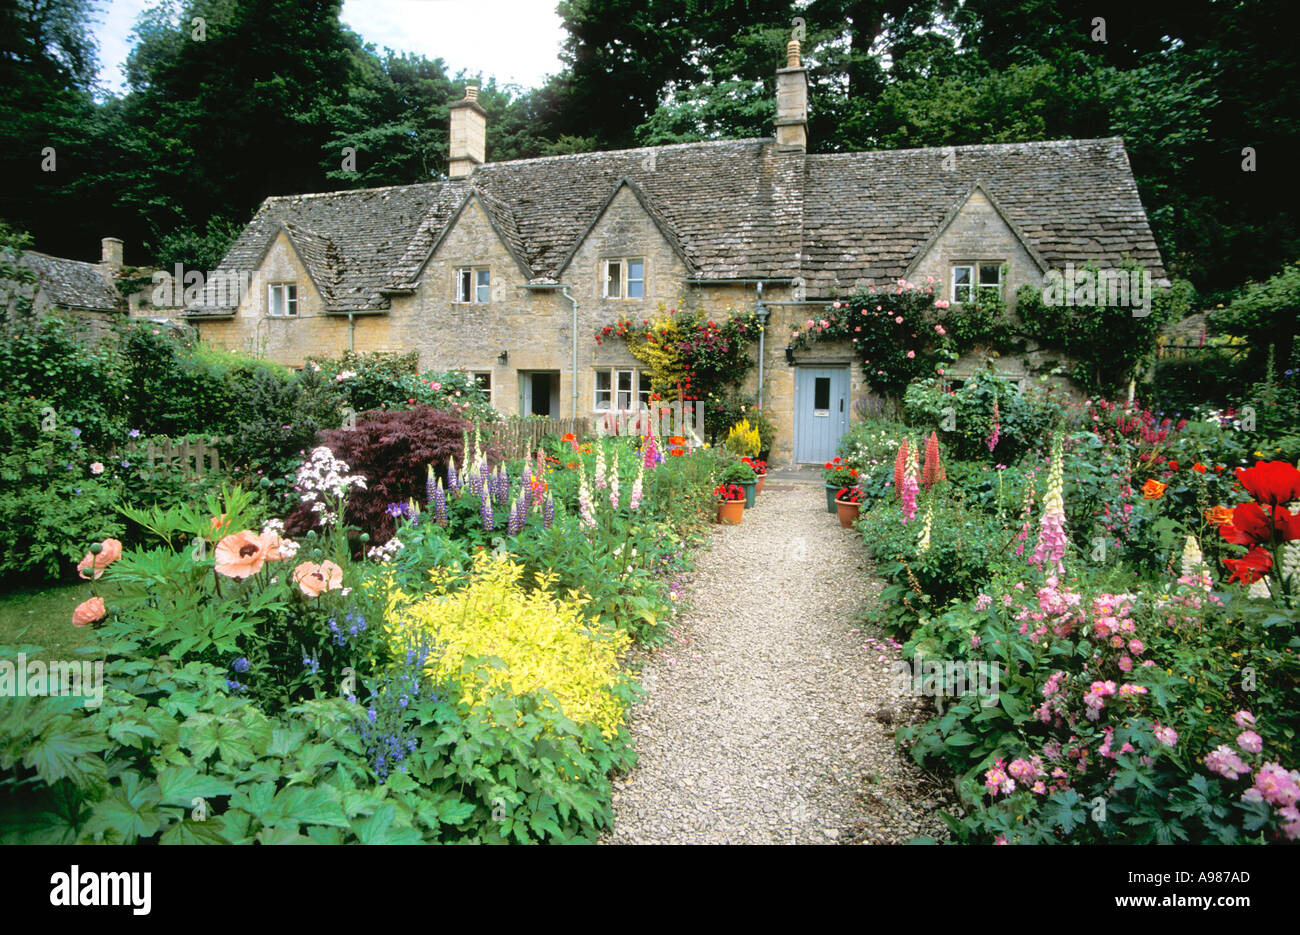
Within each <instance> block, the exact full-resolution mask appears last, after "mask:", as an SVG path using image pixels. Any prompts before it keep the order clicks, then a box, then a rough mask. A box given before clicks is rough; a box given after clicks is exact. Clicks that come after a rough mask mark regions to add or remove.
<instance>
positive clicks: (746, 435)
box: [726, 419, 763, 458]
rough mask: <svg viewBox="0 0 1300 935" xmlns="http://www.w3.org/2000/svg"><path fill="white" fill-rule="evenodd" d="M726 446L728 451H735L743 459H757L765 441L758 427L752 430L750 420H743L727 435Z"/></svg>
mask: <svg viewBox="0 0 1300 935" xmlns="http://www.w3.org/2000/svg"><path fill="white" fill-rule="evenodd" d="M726 446H727V450H728V451H734V452H735V453H736V454H738V455H740V456H742V457H745V458H757V457H758V453H759V451H760V450H762V447H763V441H762V439H761V438H760V437H759V434H758V428H757V426H755V427H753V428H751V427H750V425H749V420H748V419H741V420H740V421H739V422H737V423H736V424H735V425H733V426H732V427H731V431H730V432H728V433H727V441H726Z"/></svg>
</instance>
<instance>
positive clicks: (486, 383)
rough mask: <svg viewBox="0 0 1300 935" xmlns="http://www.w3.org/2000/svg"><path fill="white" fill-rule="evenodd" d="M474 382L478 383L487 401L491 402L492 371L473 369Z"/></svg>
mask: <svg viewBox="0 0 1300 935" xmlns="http://www.w3.org/2000/svg"><path fill="white" fill-rule="evenodd" d="M473 377H474V382H475V383H477V384H478V385H479V389H481V390H482V391H483V395H484V396H486V397H487V401H488V402H492V371H491V370H475V371H474V373H473Z"/></svg>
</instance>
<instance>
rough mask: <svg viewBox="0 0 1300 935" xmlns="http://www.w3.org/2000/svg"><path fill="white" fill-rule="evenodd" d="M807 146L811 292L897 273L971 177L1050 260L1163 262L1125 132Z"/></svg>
mask: <svg viewBox="0 0 1300 935" xmlns="http://www.w3.org/2000/svg"><path fill="white" fill-rule="evenodd" d="M949 152H950V153H951V159H950V160H949V164H950V165H952V166H953V168H952V169H951V170H949V169H945V168H944V161H945V155H947V154H948V153H949ZM805 158H806V159H807V163H808V171H807V183H806V188H805V191H804V205H805V207H804V237H805V246H806V251H807V256H806V258H805V261H804V277H805V279H806V280H807V289H808V293H809V294H810V295H814V294H815V295H825V294H828V293H829V292H830V291H832V290H834V289H839V290H840V291H850V290H851V289H852V287H853V284H854V282H855V281H856V280H857V279H860V278H862V279H868V280H872V281H876V282H878V281H882V280H890V279H897V278H899V277H901V276H902V275H903V274H904V272H906V270H907V267H908V265H909V263H910V262H911V261H912V260H913V259H915V258H916V256H917V252H918V251H919V250H920V249H921V248H922V247H924V246H925V245H926V244H927V243H928V242H929V240H930V238H931V237H932V235H933V234H934V233H935V232H936V231H937V230H938V229H939V227H940V225H941V223H942V222H943V221H944V220H945V218H946V217H947V216H948V214H949V212H950V211H951V210H952V209H953V208H954V207H955V206H957V205H958V204H960V202H961V201H962V200H963V199H964V198H965V197H966V196H967V195H968V194H969V193H970V191H971V190H972V188H973V187H974V186H975V185H976V184H978V185H979V186H980V188H982V189H983V190H984V191H985V192H987V194H988V195H989V196H991V197H992V199H993V201H994V203H995V204H996V205H997V206H998V207H999V208H1000V209H1001V210H1002V211H1003V212H1005V214H1006V215H1007V219H1008V220H1009V221H1010V222H1011V223H1012V224H1013V225H1015V227H1016V228H1018V230H1019V232H1020V233H1021V234H1022V235H1023V236H1024V237H1025V239H1026V240H1027V241H1028V243H1029V244H1030V246H1031V247H1032V248H1034V249H1035V250H1036V251H1037V252H1038V253H1039V254H1040V255H1041V256H1042V258H1043V259H1044V260H1045V261H1046V262H1047V264H1048V266H1050V267H1060V266H1064V265H1065V263H1067V262H1073V263H1075V264H1081V263H1086V262H1088V261H1091V260H1097V261H1100V262H1102V263H1103V264H1104V265H1117V264H1118V263H1120V262H1121V261H1122V260H1123V259H1125V258H1132V259H1135V260H1138V261H1140V262H1141V263H1143V264H1145V265H1147V266H1149V267H1151V268H1152V272H1153V274H1154V275H1157V276H1160V275H1163V274H1164V271H1163V268H1162V267H1161V262H1160V254H1159V251H1158V250H1157V249H1156V245H1155V240H1154V238H1153V237H1152V235H1151V228H1150V226H1149V225H1148V224H1147V218H1146V212H1145V211H1143V209H1142V203H1141V201H1140V200H1139V199H1138V191H1137V185H1136V184H1135V182H1134V181H1133V173H1132V170H1131V169H1130V168H1129V163H1128V155H1127V154H1126V153H1125V151H1124V144H1123V142H1122V141H1121V140H1119V139H1103V140H1065V141H1060V142H1048V143H1000V144H996V145H990V146H956V147H953V148H952V150H950V151H949V150H943V149H906V150H890V151H882V152H872V153H844V154H835V155H817V156H807V157H805Z"/></svg>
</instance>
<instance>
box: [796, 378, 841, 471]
mask: <svg viewBox="0 0 1300 935" xmlns="http://www.w3.org/2000/svg"><path fill="white" fill-rule="evenodd" d="M848 428H849V371H848V368H846V367H799V368H797V369H796V370H795V376H794V459H795V461H797V462H799V463H800V464H824V463H826V462H827V461H829V460H830V459H831V458H833V457H835V446H836V445H837V444H838V443H839V440H840V436H841V435H843V434H844V433H845V432H847V431H848Z"/></svg>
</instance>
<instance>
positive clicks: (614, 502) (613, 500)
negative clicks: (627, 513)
mask: <svg viewBox="0 0 1300 935" xmlns="http://www.w3.org/2000/svg"><path fill="white" fill-rule="evenodd" d="M609 505H610V506H612V507H613V508H614V509H616V510H617V509H618V455H617V454H615V456H614V467H613V469H612V470H611V471H610V474H609Z"/></svg>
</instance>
